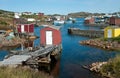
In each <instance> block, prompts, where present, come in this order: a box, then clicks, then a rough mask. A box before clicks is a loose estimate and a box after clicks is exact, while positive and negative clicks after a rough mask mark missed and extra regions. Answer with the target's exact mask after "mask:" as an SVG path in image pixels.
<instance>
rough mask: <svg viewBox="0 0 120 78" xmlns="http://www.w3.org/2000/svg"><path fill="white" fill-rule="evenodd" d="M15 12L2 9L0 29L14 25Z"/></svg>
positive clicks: (0, 12)
mask: <svg viewBox="0 0 120 78" xmlns="http://www.w3.org/2000/svg"><path fill="white" fill-rule="evenodd" d="M13 16H14V12H11V11H5V10H0V29H9V28H10V26H11V25H13Z"/></svg>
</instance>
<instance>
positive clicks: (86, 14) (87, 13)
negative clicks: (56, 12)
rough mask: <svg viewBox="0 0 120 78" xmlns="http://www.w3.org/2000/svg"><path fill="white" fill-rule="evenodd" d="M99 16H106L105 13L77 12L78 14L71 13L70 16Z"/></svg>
mask: <svg viewBox="0 0 120 78" xmlns="http://www.w3.org/2000/svg"><path fill="white" fill-rule="evenodd" d="M93 15H95V16H98V15H105V13H89V12H76V13H69V14H68V16H70V17H87V16H93Z"/></svg>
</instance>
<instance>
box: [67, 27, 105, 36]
mask: <svg viewBox="0 0 120 78" xmlns="http://www.w3.org/2000/svg"><path fill="white" fill-rule="evenodd" d="M68 33H69V34H73V35H80V36H87V37H95V38H99V37H104V31H102V30H98V31H97V30H80V29H79V28H69V29H68Z"/></svg>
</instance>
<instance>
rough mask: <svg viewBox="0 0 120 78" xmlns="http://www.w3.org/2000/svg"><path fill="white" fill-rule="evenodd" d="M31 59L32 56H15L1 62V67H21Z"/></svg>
mask: <svg viewBox="0 0 120 78" xmlns="http://www.w3.org/2000/svg"><path fill="white" fill-rule="evenodd" d="M29 58H31V56H30V55H13V56H11V57H9V58H8V59H4V60H3V61H1V62H0V66H9V65H21V64H22V62H24V61H26V60H28V59H29Z"/></svg>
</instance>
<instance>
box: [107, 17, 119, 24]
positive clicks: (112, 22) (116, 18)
mask: <svg viewBox="0 0 120 78" xmlns="http://www.w3.org/2000/svg"><path fill="white" fill-rule="evenodd" d="M109 24H110V25H117V26H120V18H119V17H110V21H109Z"/></svg>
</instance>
